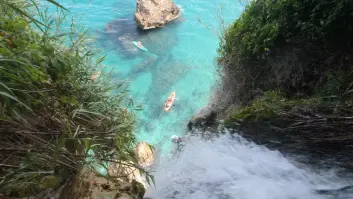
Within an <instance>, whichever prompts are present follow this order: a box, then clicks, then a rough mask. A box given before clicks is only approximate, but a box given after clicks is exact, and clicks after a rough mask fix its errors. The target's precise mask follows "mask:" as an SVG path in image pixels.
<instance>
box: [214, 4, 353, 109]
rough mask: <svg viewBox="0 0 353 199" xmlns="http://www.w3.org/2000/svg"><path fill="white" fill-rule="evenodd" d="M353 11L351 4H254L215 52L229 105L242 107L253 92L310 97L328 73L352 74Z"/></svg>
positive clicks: (247, 9)
mask: <svg viewBox="0 0 353 199" xmlns="http://www.w3.org/2000/svg"><path fill="white" fill-rule="evenodd" d="M352 11H353V2H352V1H350V0H339V1H328V0H313V1H308V0H275V1H274V0H257V1H252V2H251V3H250V4H249V5H248V6H247V7H246V9H245V11H244V12H243V14H242V15H241V17H240V18H239V19H238V20H236V21H235V22H234V23H233V24H232V25H230V26H229V27H228V28H227V29H226V30H225V31H224V32H223V36H222V39H221V41H220V47H219V49H218V53H219V57H218V63H219V65H220V66H221V69H222V73H223V78H224V81H223V83H224V84H226V86H228V87H231V86H232V85H233V87H237V89H235V91H234V92H233V96H231V97H232V98H236V100H235V99H232V100H233V101H239V102H240V103H242V104H246V103H248V102H250V101H251V100H252V99H253V98H254V97H255V96H256V94H254V92H253V91H256V90H261V91H262V92H263V91H267V90H274V89H279V90H280V91H281V92H282V93H283V94H284V95H286V96H288V97H291V96H295V95H297V94H300V95H312V94H314V93H316V92H317V90H318V89H319V88H320V87H321V86H322V85H323V84H325V82H326V81H327V79H328V75H329V74H332V73H334V72H336V71H340V72H342V73H347V72H348V73H351V71H352V48H351V46H352V44H353V42H352V41H353V40H352V37H351V36H350V35H352V34H353V29H352V27H353V23H352V21H353V15H351V13H352ZM346 86H347V85H346Z"/></svg>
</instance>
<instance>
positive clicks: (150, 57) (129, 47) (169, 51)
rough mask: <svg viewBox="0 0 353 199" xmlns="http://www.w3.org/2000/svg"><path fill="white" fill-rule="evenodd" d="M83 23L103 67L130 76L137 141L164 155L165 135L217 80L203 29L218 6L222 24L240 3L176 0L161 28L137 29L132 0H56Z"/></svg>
mask: <svg viewBox="0 0 353 199" xmlns="http://www.w3.org/2000/svg"><path fill="white" fill-rule="evenodd" d="M59 2H61V3H62V5H64V6H65V7H67V8H68V9H69V10H70V11H71V13H72V14H73V15H74V16H75V19H76V20H77V21H78V22H79V23H80V24H83V25H85V26H86V27H87V28H88V30H89V32H88V35H89V36H90V37H92V38H93V39H94V40H93V41H94V42H93V45H94V47H99V48H101V49H103V50H104V53H106V54H107V55H108V56H107V59H106V61H104V62H103V64H105V65H106V68H105V70H106V71H110V70H112V71H113V73H114V74H115V78H116V79H119V78H123V79H128V80H131V84H130V90H131V93H130V94H131V97H132V98H133V100H134V104H143V106H144V110H143V111H141V112H139V113H138V118H139V122H140V124H139V125H137V126H138V129H136V133H137V135H138V138H139V140H143V141H146V142H149V143H150V144H153V145H156V146H157V147H158V148H160V149H161V150H162V154H167V152H168V151H169V149H170V147H171V143H170V137H171V135H173V134H176V135H181V134H183V132H184V128H185V126H186V123H187V121H188V120H189V119H190V117H191V116H192V115H193V114H194V113H195V112H196V111H197V110H199V109H200V108H202V107H203V106H205V105H207V103H208V100H209V96H210V95H211V90H212V86H213V85H214V83H215V82H216V80H217V75H216V74H217V73H216V72H215V70H216V67H215V66H214V59H215V57H216V55H217V53H216V50H217V47H218V42H219V40H218V38H217V36H216V35H215V34H214V33H213V32H212V31H210V30H207V29H206V28H205V27H204V26H203V25H202V24H201V23H199V22H198V18H199V19H200V20H201V21H202V22H203V23H204V24H205V25H208V26H211V27H213V28H215V30H216V31H218V30H219V27H220V21H219V20H218V19H217V13H218V11H219V10H220V9H221V8H222V16H223V19H224V20H225V21H226V23H230V22H232V21H234V20H235V19H236V18H237V17H238V16H239V15H240V13H241V11H242V9H243V6H242V5H241V4H239V2H238V1H236V0H219V1H213V0H176V1H175V3H176V4H177V5H178V6H179V7H180V8H181V9H182V16H181V18H180V19H178V20H177V21H175V22H173V23H171V24H168V25H167V26H166V27H164V28H163V29H158V30H154V31H148V32H143V31H138V30H137V28H136V24H135V22H134V20H133V14H134V12H135V6H136V1H135V0H99V1H97V0H92V1H91V3H90V0H75V1H71V0H62V1H59ZM132 40H136V41H137V40H140V41H142V43H143V45H144V46H145V47H146V48H147V49H148V50H149V52H143V51H141V50H139V49H137V48H136V47H135V46H134V45H133V44H132V43H131V41H132ZM173 91H176V95H177V98H179V100H177V101H176V102H175V103H174V104H175V107H173V108H172V109H171V111H170V112H168V113H165V112H163V104H164V102H165V100H166V99H167V97H168V96H169V94H170V93H171V92H173Z"/></svg>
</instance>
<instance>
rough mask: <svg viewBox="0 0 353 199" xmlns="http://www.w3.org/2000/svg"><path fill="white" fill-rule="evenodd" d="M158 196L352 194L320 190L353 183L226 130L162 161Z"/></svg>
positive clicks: (313, 198) (275, 198) (268, 198)
mask: <svg viewBox="0 0 353 199" xmlns="http://www.w3.org/2000/svg"><path fill="white" fill-rule="evenodd" d="M155 177H156V186H155V187H154V188H153V187H152V188H150V189H149V190H148V191H147V194H146V196H148V197H151V198H153V199H166V198H168V199H189V198H194V199H206V198H207V199H348V198H353V195H352V194H350V195H349V194H340V195H319V194H317V193H316V192H314V190H317V189H337V188H341V187H343V186H346V185H350V182H351V181H350V182H349V179H341V178H339V177H337V176H336V174H335V171H334V170H331V171H320V172H319V171H315V170H312V169H308V168H307V166H303V165H301V166H299V164H297V163H296V162H295V161H293V160H291V159H290V158H288V157H284V156H283V155H282V154H281V153H279V152H278V151H271V150H268V149H267V148H265V147H262V146H259V145H256V144H254V143H252V142H249V141H246V140H245V139H243V138H242V137H240V136H238V135H236V134H235V135H233V136H229V135H223V136H221V137H220V138H217V139H215V140H213V141H208V142H205V141H204V140H201V139H200V138H199V137H195V136H194V137H191V138H190V139H189V140H187V144H186V146H185V147H184V148H183V150H182V151H181V153H180V154H179V155H178V156H176V158H174V159H171V160H165V161H163V162H162V163H161V164H160V165H159V166H158V169H157V172H156V174H155Z"/></svg>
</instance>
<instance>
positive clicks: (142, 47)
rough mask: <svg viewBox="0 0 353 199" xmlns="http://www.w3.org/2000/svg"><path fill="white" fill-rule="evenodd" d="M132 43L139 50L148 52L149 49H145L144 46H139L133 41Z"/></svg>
mask: <svg viewBox="0 0 353 199" xmlns="http://www.w3.org/2000/svg"><path fill="white" fill-rule="evenodd" d="M132 43H133V44H134V45H135V46H136V47H137V48H139V49H141V50H144V51H146V52H147V51H148V50H147V48H145V47H144V46H142V45H141V46H139V45H138V42H137V41H132Z"/></svg>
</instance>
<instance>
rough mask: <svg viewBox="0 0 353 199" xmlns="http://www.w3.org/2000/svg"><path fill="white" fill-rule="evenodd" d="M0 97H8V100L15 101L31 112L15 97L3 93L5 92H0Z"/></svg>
mask: <svg viewBox="0 0 353 199" xmlns="http://www.w3.org/2000/svg"><path fill="white" fill-rule="evenodd" d="M0 95H2V96H5V97H8V98H10V99H12V100H15V101H16V102H18V103H19V104H21V105H22V106H24V107H26V108H27V109H28V110H30V111H33V110H32V109H31V108H29V107H28V106H27V105H26V104H24V103H23V102H21V101H20V100H19V99H17V98H16V97H15V96H13V95H10V94H8V93H5V92H2V91H0Z"/></svg>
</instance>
